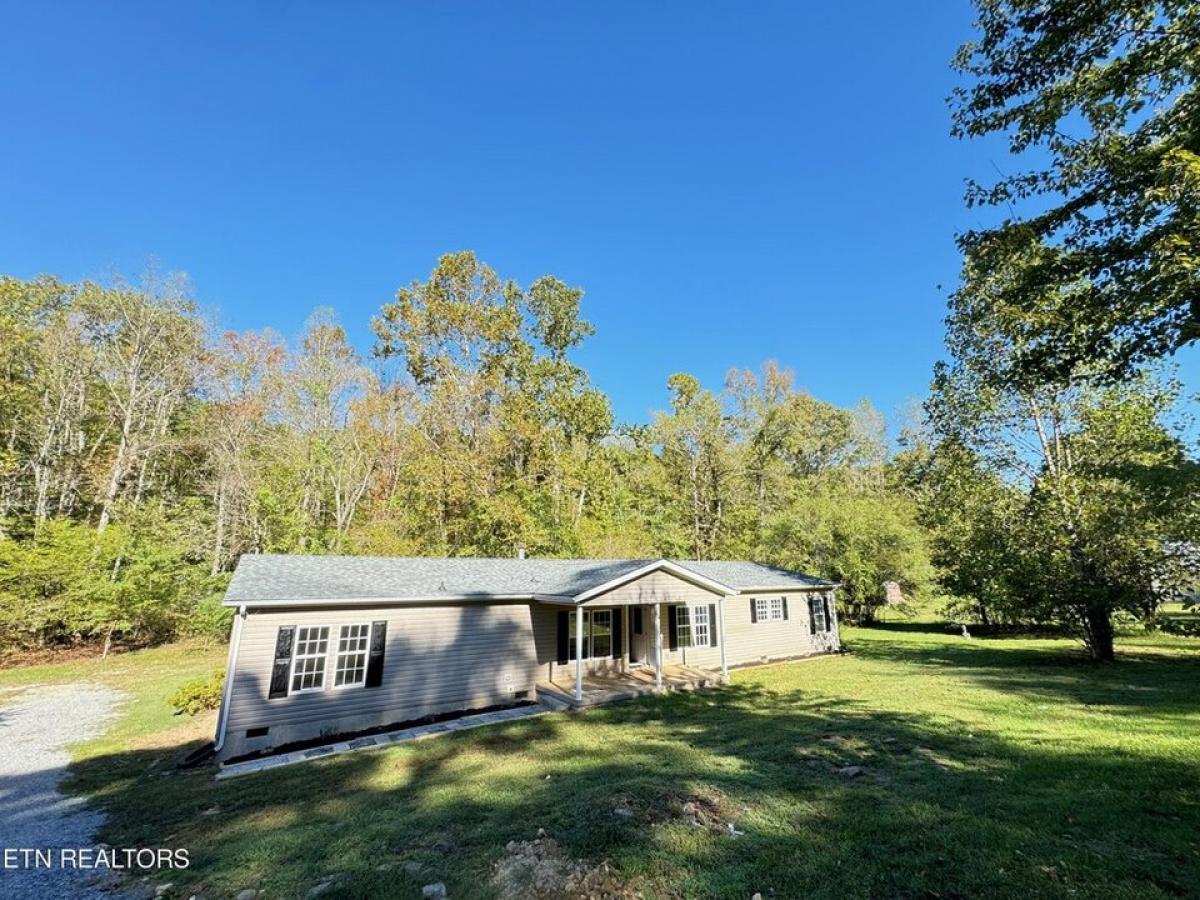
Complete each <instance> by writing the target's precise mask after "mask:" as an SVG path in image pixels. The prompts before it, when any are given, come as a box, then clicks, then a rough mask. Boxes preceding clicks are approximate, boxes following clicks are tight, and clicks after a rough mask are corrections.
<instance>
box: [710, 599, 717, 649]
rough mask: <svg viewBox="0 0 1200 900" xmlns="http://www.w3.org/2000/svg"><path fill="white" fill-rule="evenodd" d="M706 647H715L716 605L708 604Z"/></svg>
mask: <svg viewBox="0 0 1200 900" xmlns="http://www.w3.org/2000/svg"><path fill="white" fill-rule="evenodd" d="M708 646H710V647H715V646H717V604H715V603H710V604H708Z"/></svg>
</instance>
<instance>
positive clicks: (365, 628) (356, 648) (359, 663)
mask: <svg viewBox="0 0 1200 900" xmlns="http://www.w3.org/2000/svg"><path fill="white" fill-rule="evenodd" d="M370 640H371V626H370V625H367V624H360V625H343V626H342V627H341V629H340V631H339V633H338V646H337V661H336V664H335V666H334V670H333V686H334V687H350V686H352V685H357V684H365V683H366V680H367V644H368V643H369V642H370Z"/></svg>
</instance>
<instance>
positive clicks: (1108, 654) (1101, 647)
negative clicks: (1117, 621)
mask: <svg viewBox="0 0 1200 900" xmlns="http://www.w3.org/2000/svg"><path fill="white" fill-rule="evenodd" d="M1084 628H1085V629H1086V630H1087V645H1088V652H1089V653H1091V655H1092V659H1094V660H1098V661H1100V662H1112V661H1113V660H1114V659H1115V658H1116V654H1115V652H1114V650H1113V626H1112V617H1111V616H1110V615H1109V611H1108V607H1106V606H1099V605H1096V606H1089V607H1088V609H1087V612H1086V613H1085V616H1084Z"/></svg>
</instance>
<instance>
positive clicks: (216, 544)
mask: <svg viewBox="0 0 1200 900" xmlns="http://www.w3.org/2000/svg"><path fill="white" fill-rule="evenodd" d="M216 530H217V533H216V537H215V538H214V540H213V558H212V567H211V568H210V569H209V572H210V574H211V575H213V576H216V575H217V574H218V573H219V572H220V571H221V550H222V545H223V544H224V543H225V483H224V482H223V481H222V482H221V483H220V484H219V486H218V487H217V521H216Z"/></svg>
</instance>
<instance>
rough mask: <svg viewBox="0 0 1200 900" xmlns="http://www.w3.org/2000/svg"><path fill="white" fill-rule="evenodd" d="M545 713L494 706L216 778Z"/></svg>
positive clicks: (224, 771) (252, 762)
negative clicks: (468, 714)
mask: <svg viewBox="0 0 1200 900" xmlns="http://www.w3.org/2000/svg"><path fill="white" fill-rule="evenodd" d="M547 712H549V710H548V709H546V708H545V707H543V706H538V705H529V706H515V707H512V708H510V709H497V710H493V711H492V712H486V713H479V714H477V715H474V716H463V717H462V718H461V719H448V720H446V721H444V722H434V723H432V724H429V725H417V726H416V727H414V728H405V729H402V730H400V731H389V732H387V733H385V734H371V735H365V736H364V737H360V738H354V739H353V740H348V741H337V742H336V743H332V744H325V745H323V746H320V747H308V748H306V749H304V750H293V751H291V752H289V753H277V754H275V755H273V756H263V757H260V758H258V759H248V760H245V761H243V762H236V763H229V764H226V765H223V766H221V767H220V769H218V770H217V778H222V779H223V778H236V777H237V776H238V775H249V774H250V773H252V772H264V771H266V770H268V769H277V768H279V767H280V766H290V765H293V764H294V763H299V762H304V761H305V760H309V759H320V758H322V757H326V756H335V755H337V754H339V753H352V752H353V751H355V750H368V749H372V748H378V747H390V746H391V745H393V744H403V743H407V742H409V741H419V740H422V739H424V738H430V737H436V736H437V735H439V734H451V733H452V732H455V731H469V730H471V729H472V728H482V727H484V726H485V725H499V724H501V723H504V722H516V721H518V720H520V719H530V718H533V717H534V716H540V715H544V714H545V713H547Z"/></svg>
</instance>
